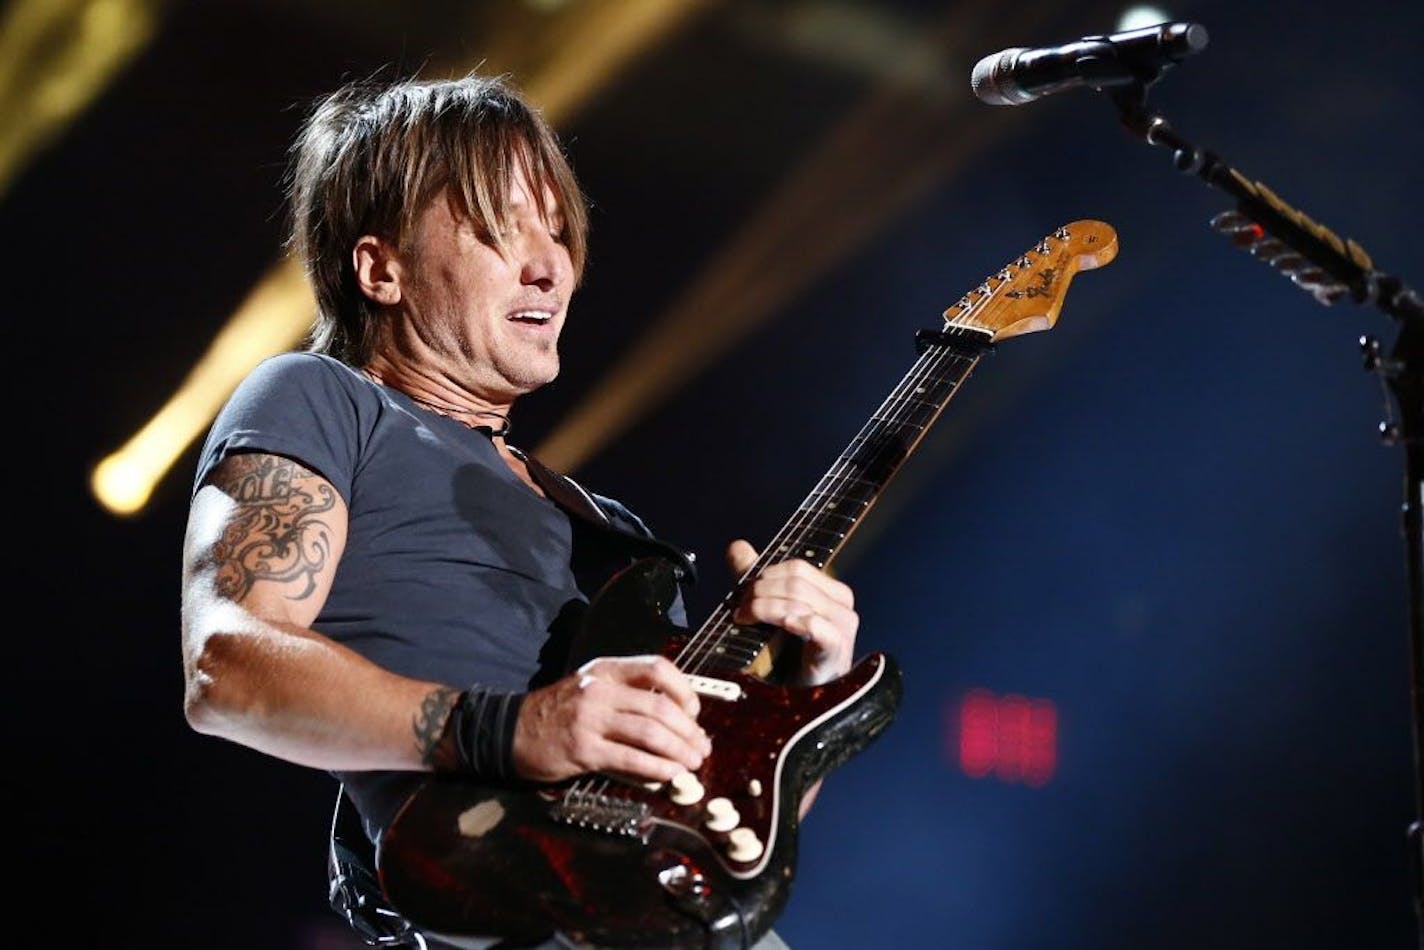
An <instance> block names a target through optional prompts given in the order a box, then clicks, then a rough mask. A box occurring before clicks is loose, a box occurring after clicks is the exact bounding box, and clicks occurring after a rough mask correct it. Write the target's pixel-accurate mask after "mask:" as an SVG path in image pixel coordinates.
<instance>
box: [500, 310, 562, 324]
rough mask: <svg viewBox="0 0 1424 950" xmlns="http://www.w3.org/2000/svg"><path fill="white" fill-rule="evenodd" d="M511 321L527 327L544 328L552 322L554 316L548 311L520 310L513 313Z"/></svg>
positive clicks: (510, 317)
mask: <svg viewBox="0 0 1424 950" xmlns="http://www.w3.org/2000/svg"><path fill="white" fill-rule="evenodd" d="M509 319H510V320H513V321H514V322H515V323H522V324H524V325H525V326H533V327H542V326H544V325H545V324H547V323H548V322H549V321H550V320H553V319H554V315H553V314H552V313H550V312H549V311H547V310H520V311H518V312H516V313H511V314H510V315H509Z"/></svg>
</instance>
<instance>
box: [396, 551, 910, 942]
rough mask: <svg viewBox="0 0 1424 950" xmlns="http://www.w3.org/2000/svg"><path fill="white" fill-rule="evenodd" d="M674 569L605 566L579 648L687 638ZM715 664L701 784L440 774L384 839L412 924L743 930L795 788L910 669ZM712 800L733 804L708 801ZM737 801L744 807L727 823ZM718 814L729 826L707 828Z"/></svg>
mask: <svg viewBox="0 0 1424 950" xmlns="http://www.w3.org/2000/svg"><path fill="white" fill-rule="evenodd" d="M673 572H674V568H673V567H672V565H670V564H669V563H667V562H665V561H662V560H659V559H647V560H644V561H639V562H638V563H636V564H634V565H633V566H632V567H630V568H628V569H627V570H625V571H623V572H621V573H620V574H619V575H618V576H617V577H615V578H614V579H613V580H612V581H610V583H609V584H608V586H607V587H606V588H605V589H604V590H603V591H602V592H601V593H600V594H599V596H598V597H597V598H595V600H594V601H593V603H592V605H591V607H590V610H589V614H588V617H587V620H586V624H585V631H584V632H585V639H584V640H583V642H582V643H581V646H580V653H581V654H582V653H584V652H587V654H588V655H591V656H592V655H615V654H631V653H643V652H659V651H661V652H663V653H665V654H668V655H669V656H670V657H671V656H675V655H676V654H677V653H678V652H680V651H682V650H683V648H684V647H685V645H686V642H687V638H686V631H685V630H683V628H680V627H678V626H676V625H675V624H672V623H671V622H670V621H669V620H668V618H667V608H668V607H669V606H670V604H671V603H672V600H673V595H674V593H675V590H676V583H675V575H674V573H673ZM601 638H606V639H601ZM718 666H719V664H718V663H717V662H716V658H715V657H713V658H709V661H708V662H707V663H705V664H703V665H702V667H700V668H699V669H700V678H702V679H704V680H705V681H706V682H704V683H702V684H701V688H700V689H699V692H701V693H702V696H701V699H702V704H701V713H700V715H699V718H698V721H699V723H700V724H701V725H702V727H703V728H704V729H705V730H706V732H707V734H708V736H709V737H710V738H711V740H712V753H711V755H710V756H709V757H708V758H707V760H706V761H705V762H704V763H703V765H702V767H701V768H699V769H698V770H697V773H696V776H695V779H696V783H697V784H698V786H700V788H699V789H698V792H699V794H697V797H696V800H694V801H685V800H684V801H679V800H677V799H686V798H687V797H689V795H688V794H687V793H686V792H679V790H678V789H675V788H674V787H673V786H671V785H667V786H662V787H659V788H656V789H654V788H649V787H645V786H643V785H641V784H638V783H635V782H629V781H621V780H618V779H614V778H599V777H594V778H589V777H584V778H581V779H579V780H576V781H575V782H570V783H562V784H559V785H557V786H541V787H530V788H522V789H519V788H516V789H510V788H502V787H493V786H486V785H481V784H478V783H475V782H473V781H468V780H462V779H459V778H452V777H432V778H431V779H429V780H428V781H427V782H426V783H425V784H424V785H422V786H421V787H420V788H419V789H418V790H417V791H416V793H415V794H414V795H413V796H412V797H411V799H410V800H409V801H408V802H407V803H406V805H405V806H404V807H403V808H402V810H401V812H400V813H399V815H397V817H396V819H395V821H394V822H393V823H392V825H391V827H390V829H389V830H388V831H387V833H386V835H385V836H384V838H383V839H382V841H381V845H380V848H379V850H378V857H377V867H378V872H379V875H380V880H381V885H382V887H383V888H384V889H385V891H386V894H387V896H388V897H389V899H390V901H391V903H392V905H393V906H394V907H395V908H396V909H397V910H398V911H399V912H400V913H401V914H402V915H404V916H405V917H406V918H407V919H408V920H410V921H411V922H412V923H413V924H415V925H416V927H417V928H419V929H421V930H424V931H426V932H428V933H431V934H433V935H438V936H440V937H441V938H442V939H446V940H450V941H451V942H454V943H459V942H461V940H466V941H469V942H470V945H472V946H478V945H481V944H480V943H478V942H477V941H478V940H479V938H489V937H502V938H506V939H512V940H515V941H518V942H525V941H529V942H533V941H536V940H538V939H540V938H543V937H548V936H551V935H552V934H553V933H554V932H555V931H558V932H560V933H562V934H563V935H564V936H565V937H567V938H569V939H572V940H574V941H577V942H579V943H581V944H588V945H592V946H598V947H664V948H693V947H697V948H701V947H717V948H722V947H746V946H750V945H751V944H752V943H754V942H755V941H756V940H757V939H758V938H759V937H761V936H762V935H763V934H765V933H766V932H767V931H768V930H770V929H771V926H772V923H773V922H774V920H775V919H776V917H777V915H778V914H779V913H780V912H781V910H782V908H783V907H784V906H785V904H786V901H787V898H788V897H789V894H790V888H791V882H792V879H793V877H794V875H795V866H796V853H797V847H796V837H797V830H798V825H799V820H798V808H799V804H800V801H801V797H802V794H803V793H804V792H805V790H806V789H807V788H809V787H810V785H811V784H812V783H813V782H815V781H816V780H817V779H819V778H821V777H822V776H824V775H825V774H826V773H827V772H829V771H830V770H831V769H833V768H835V767H836V766H838V765H840V764H841V763H843V762H845V761H846V760H847V759H849V758H850V757H851V756H853V755H855V754H856V753H857V752H859V751H860V750H861V749H863V748H864V747H865V746H866V745H868V744H869V743H870V741H871V740H872V739H874V738H875V737H877V736H878V735H879V734H880V733H881V732H882V731H883V730H884V729H885V727H886V726H888V725H889V724H890V722H891V721H892V720H893V718H894V716H895V712H896V710H897V709H898V706H899V700H900V692H901V684H900V674H899V671H898V669H897V667H896V666H895V665H894V663H893V661H892V660H891V659H890V658H889V657H888V656H885V655H883V654H871V655H870V656H867V657H866V658H865V659H863V660H862V661H861V662H860V663H858V664H857V665H856V666H855V667H854V668H852V669H851V671H850V672H849V673H847V674H846V675H845V676H843V677H841V678H839V679H837V680H834V681H832V682H830V683H826V684H824V685H822V686H816V687H787V686H779V685H775V684H772V683H769V682H766V681H764V680H762V679H759V678H757V677H755V676H750V675H747V674H746V673H743V672H740V671H738V670H735V669H731V668H727V669H719V668H718ZM719 799H720V800H723V801H724V802H725V803H726V805H723V806H722V807H721V808H719V807H718V806H715V805H714V806H711V808H710V809H709V805H710V803H711V802H713V801H714V800H719ZM728 807H730V809H731V812H730V814H733V815H735V819H734V820H731V827H725V828H723V827H722V826H723V825H725V824H727V823H728V821H729V817H728V814H729V813H728V812H727V811H726V810H725V809H726V808H728ZM714 814H716V815H720V817H721V820H720V821H719V820H717V819H716V818H714V820H713V824H714V827H715V828H721V830H714V828H709V827H708V824H707V822H708V819H709V818H713V816H714ZM739 829H742V830H739ZM748 835H750V836H752V837H754V838H755V842H756V843H755V844H750V843H749V842H747V841H746V838H747V836H748ZM739 840H740V841H741V845H740V846H738V845H737V842H738V841H739Z"/></svg>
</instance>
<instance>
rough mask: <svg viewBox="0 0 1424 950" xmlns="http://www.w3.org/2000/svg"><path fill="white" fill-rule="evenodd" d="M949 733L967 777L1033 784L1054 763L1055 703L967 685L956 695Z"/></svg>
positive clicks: (1048, 772) (1049, 773)
mask: <svg viewBox="0 0 1424 950" xmlns="http://www.w3.org/2000/svg"><path fill="white" fill-rule="evenodd" d="M957 713H958V715H957V717H955V718H956V719H957V721H956V722H954V723H952V724H951V729H950V734H951V735H954V736H956V737H957V740H958V742H957V750H956V751H957V753H958V759H959V767H960V769H962V770H963V772H964V774H965V775H968V776H969V777H970V778H987V777H989V776H990V775H993V776H994V777H995V778H997V779H998V780H999V781H1001V782H1019V783H1022V784H1024V785H1030V786H1033V787H1035V788H1037V787H1040V786H1043V785H1046V784H1048V781H1049V780H1050V779H1052V778H1053V773H1054V771H1055V770H1056V769H1057V767H1058V707H1056V706H1055V705H1054V704H1053V702H1052V701H1051V700H1047V699H1031V698H1028V697H1025V696H1018V695H1013V694H1011V695H1007V696H998V695H996V694H994V693H993V692H991V691H989V690H987V689H972V690H970V691H969V692H967V693H965V694H964V696H963V697H962V698H961V699H960V701H959V706H958V709H957Z"/></svg>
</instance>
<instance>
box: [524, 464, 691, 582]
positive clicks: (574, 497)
mask: <svg viewBox="0 0 1424 950" xmlns="http://www.w3.org/2000/svg"><path fill="white" fill-rule="evenodd" d="M510 451H512V452H513V453H514V454H515V455H516V456H518V458H519V459H520V460H521V461H523V462H524V464H525V465H526V466H527V467H528V469H529V474H530V475H532V476H533V477H534V480H535V481H536V482H538V483H539V487H540V488H542V489H544V492H545V494H547V495H548V496H549V498H550V499H552V500H553V501H554V503H555V504H557V505H558V506H559V507H560V508H563V509H564V510H565V511H567V512H568V513H569V514H571V515H574V516H575V517H577V518H579V519H581V520H583V521H585V522H587V523H589V524H592V525H595V526H596V527H599V528H602V529H604V530H606V531H611V532H612V533H614V534H616V535H618V536H619V537H620V538H622V539H623V540H624V541H625V542H626V543H628V544H630V545H631V546H632V547H633V548H634V549H635V550H641V551H643V552H644V553H645V554H646V555H649V556H659V557H665V558H669V559H670V560H671V561H672V562H673V563H674V564H675V565H676V566H677V568H678V580H680V581H684V582H685V583H687V584H694V583H696V581H697V557H696V555H695V554H693V553H692V552H690V551H684V550H682V549H681V548H679V547H677V546H676V545H673V544H669V543H668V542H666V541H664V540H662V539H661V538H658V537H655V536H654V535H653V534H652V533H651V532H648V531H647V529H646V528H643V530H642V531H641V532H640V531H638V530H636V528H635V526H634V525H635V523H636V525H637V527H642V524H641V522H637V520H636V519H635V518H634V517H633V516H632V515H631V514H625V515H623V516H622V517H620V518H615V517H614V516H613V515H610V514H609V512H608V511H607V510H605V508H604V506H603V505H602V504H600V503H599V501H598V500H597V499H596V498H595V497H594V495H593V494H592V493H590V492H589V491H588V490H587V489H585V488H584V487H583V486H582V485H580V484H579V483H578V482H576V481H574V480H573V479H572V478H570V477H569V476H567V475H562V474H560V473H558V472H556V471H554V470H553V469H551V468H549V467H548V466H547V465H545V464H544V463H543V462H541V461H539V460H538V459H537V458H535V457H534V456H532V455H529V454H528V453H526V452H524V451H522V450H520V449H516V448H513V447H512V446H511V448H510Z"/></svg>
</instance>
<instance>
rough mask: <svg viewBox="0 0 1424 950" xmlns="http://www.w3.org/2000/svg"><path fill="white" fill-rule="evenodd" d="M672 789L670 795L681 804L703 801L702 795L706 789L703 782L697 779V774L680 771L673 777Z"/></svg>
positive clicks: (693, 803)
mask: <svg viewBox="0 0 1424 950" xmlns="http://www.w3.org/2000/svg"><path fill="white" fill-rule="evenodd" d="M671 784H672V790H671V791H670V792H668V797H669V798H671V799H672V800H673V801H674V802H676V803H677V804H679V805H695V804H696V803H697V802H700V801H702V795H703V793H704V792H705V791H706V789H704V788H703V787H702V783H701V782H699V781H697V776H696V775H693V774H692V773H691V772H679V773H677V774H676V775H674V776H673V777H672V783H671Z"/></svg>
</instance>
